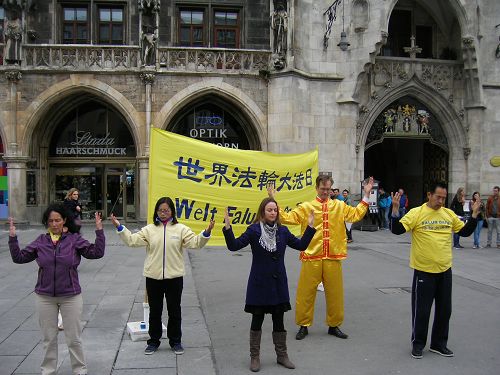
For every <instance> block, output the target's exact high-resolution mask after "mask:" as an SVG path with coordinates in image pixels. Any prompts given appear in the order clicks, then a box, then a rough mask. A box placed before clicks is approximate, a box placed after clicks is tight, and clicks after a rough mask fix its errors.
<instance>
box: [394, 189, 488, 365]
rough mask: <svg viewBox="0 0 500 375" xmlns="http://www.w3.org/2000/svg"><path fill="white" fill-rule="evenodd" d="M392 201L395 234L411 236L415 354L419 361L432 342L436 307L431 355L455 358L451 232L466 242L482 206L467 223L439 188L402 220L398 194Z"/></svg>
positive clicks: (474, 210)
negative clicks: (451, 346) (451, 331)
mask: <svg viewBox="0 0 500 375" xmlns="http://www.w3.org/2000/svg"><path fill="white" fill-rule="evenodd" d="M391 197H392V227H391V228H392V233H394V234H403V233H405V232H409V231H411V251H410V267H411V268H413V270H414V271H413V283H412V291H411V312H412V318H411V322H412V334H411V343H412V350H411V355H412V357H413V358H417V359H420V358H422V356H423V349H424V347H425V345H426V342H427V331H428V328H429V318H430V314H431V308H432V304H433V303H434V323H433V326H432V334H431V343H430V348H429V351H431V352H433V353H436V354H439V355H442V356H444V357H453V355H454V354H453V352H452V351H451V350H450V349H449V348H448V332H449V326H450V317H451V286H452V273H451V265H452V252H451V236H450V234H451V233H452V232H454V233H457V234H458V235H459V236H463V237H467V236H470V235H471V234H472V232H473V231H474V229H475V228H476V224H477V220H476V218H477V215H478V212H479V202H475V203H474V204H473V205H472V217H471V219H470V220H469V221H468V222H467V224H464V222H463V221H462V220H460V218H459V217H458V216H457V215H456V214H455V213H454V212H453V211H452V210H449V209H447V208H445V207H444V203H445V202H446V197H447V186H446V184H445V183H443V182H438V183H434V184H433V185H432V186H431V187H430V190H429V192H428V193H427V198H428V201H427V202H426V203H424V204H423V205H421V206H420V207H415V208H413V209H411V210H410V211H409V212H408V213H407V214H406V215H405V216H404V217H403V218H400V217H399V204H400V198H401V196H400V195H399V192H398V193H396V194H394V195H391Z"/></svg>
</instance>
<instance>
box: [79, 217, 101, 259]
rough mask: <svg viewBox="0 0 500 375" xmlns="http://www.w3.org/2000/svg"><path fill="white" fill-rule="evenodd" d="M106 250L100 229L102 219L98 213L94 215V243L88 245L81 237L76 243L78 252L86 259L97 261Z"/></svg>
mask: <svg viewBox="0 0 500 375" xmlns="http://www.w3.org/2000/svg"><path fill="white" fill-rule="evenodd" d="M105 248H106V238H105V237H104V230H103V229H102V217H101V214H100V213H99V212H96V213H95V243H90V242H89V241H87V240H86V239H84V238H83V237H80V239H79V240H78V241H77V243H76V249H77V250H78V252H79V253H80V254H81V255H82V256H83V257H84V258H87V259H99V258H102V257H103V256H104V249H105Z"/></svg>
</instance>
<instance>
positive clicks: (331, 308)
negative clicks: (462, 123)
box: [268, 175, 373, 340]
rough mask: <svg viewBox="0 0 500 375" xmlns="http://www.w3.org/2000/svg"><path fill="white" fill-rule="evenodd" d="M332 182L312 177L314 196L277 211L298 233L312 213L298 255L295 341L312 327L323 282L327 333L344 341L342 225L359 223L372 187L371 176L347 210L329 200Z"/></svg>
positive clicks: (270, 189)
mask: <svg viewBox="0 0 500 375" xmlns="http://www.w3.org/2000/svg"><path fill="white" fill-rule="evenodd" d="M332 185H333V179H332V178H331V177H330V176H327V175H320V176H318V177H317V178H316V192H317V197H316V199H315V200H313V201H311V202H304V203H301V204H299V205H298V206H297V207H296V208H295V209H293V210H292V211H290V212H288V213H287V212H285V211H283V210H281V209H280V220H281V222H282V223H283V224H300V225H301V227H302V232H303V231H304V230H305V227H306V226H307V225H308V221H307V219H308V217H309V213H310V212H311V211H313V212H314V227H315V228H316V234H315V235H314V237H313V239H312V241H311V243H310V244H309V247H308V248H307V249H306V250H305V251H302V252H301V253H300V260H301V261H302V267H301V270H300V277H299V285H298V286H297V297H296V302H295V322H296V323H297V325H299V326H300V329H299V331H298V332H297V335H296V336H295V338H296V339H297V340H302V339H303V338H304V337H306V335H307V334H308V333H309V332H308V329H307V327H309V326H310V325H312V322H313V317H314V301H315V299H316V288H317V287H318V284H319V283H320V282H323V286H324V289H325V299H326V309H327V312H326V324H327V325H328V327H329V328H328V334H330V335H333V336H336V337H339V338H342V339H346V338H347V337H348V336H347V335H346V334H345V333H343V332H342V331H341V330H340V328H339V326H340V325H341V324H342V322H343V320H344V287H343V281H342V263H341V261H342V260H343V259H345V258H346V257H347V238H346V232H345V222H346V221H347V222H349V223H355V222H357V221H359V220H361V219H362V218H363V217H364V216H365V214H366V211H367V210H368V197H369V196H370V192H371V190H372V188H373V177H370V179H369V180H368V182H367V183H366V184H365V185H364V188H363V190H364V197H363V199H362V201H361V202H359V204H358V205H357V206H356V207H350V206H348V205H346V204H345V203H344V202H343V201H340V200H338V199H330V189H331V188H332ZM268 194H269V196H271V197H274V195H275V190H274V188H273V187H272V186H270V187H268Z"/></svg>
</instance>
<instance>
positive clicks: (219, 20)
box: [214, 10, 240, 48]
mask: <svg viewBox="0 0 500 375" xmlns="http://www.w3.org/2000/svg"><path fill="white" fill-rule="evenodd" d="M214 46H215V47H222V48H239V46H240V25H239V14H238V12H236V11H227V10H216V11H215V12H214Z"/></svg>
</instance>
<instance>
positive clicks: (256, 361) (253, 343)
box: [250, 330, 262, 372]
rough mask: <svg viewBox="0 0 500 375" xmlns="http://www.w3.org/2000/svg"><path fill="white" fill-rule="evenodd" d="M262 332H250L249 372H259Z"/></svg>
mask: <svg viewBox="0 0 500 375" xmlns="http://www.w3.org/2000/svg"><path fill="white" fill-rule="evenodd" d="M261 335H262V331H252V330H250V370H251V371H253V372H258V371H259V370H260V337H261Z"/></svg>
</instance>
